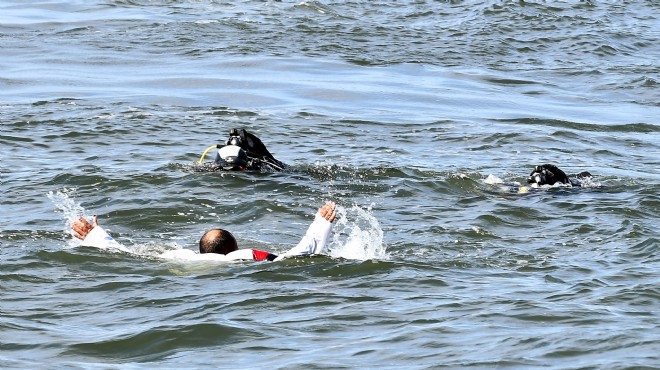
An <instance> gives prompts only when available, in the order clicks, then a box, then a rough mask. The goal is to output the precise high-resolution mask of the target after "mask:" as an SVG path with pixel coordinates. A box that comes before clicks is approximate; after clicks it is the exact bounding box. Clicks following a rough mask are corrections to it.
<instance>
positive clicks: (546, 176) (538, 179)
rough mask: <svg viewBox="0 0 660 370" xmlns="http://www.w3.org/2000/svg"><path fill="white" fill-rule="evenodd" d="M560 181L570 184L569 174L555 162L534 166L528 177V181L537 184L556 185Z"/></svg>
mask: <svg viewBox="0 0 660 370" xmlns="http://www.w3.org/2000/svg"><path fill="white" fill-rule="evenodd" d="M557 182H560V183H562V184H570V181H569V180H568V176H566V174H565V173H564V171H562V170H560V169H559V167H557V166H555V165H553V164H542V165H539V166H534V169H533V170H532V173H530V174H529V177H527V183H529V184H537V185H539V186H540V185H554V184H555V183H557Z"/></svg>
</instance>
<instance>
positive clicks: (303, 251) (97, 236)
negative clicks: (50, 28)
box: [71, 201, 337, 261]
mask: <svg viewBox="0 0 660 370" xmlns="http://www.w3.org/2000/svg"><path fill="white" fill-rule="evenodd" d="M336 217H337V212H336V204H335V202H331V201H328V202H326V203H325V204H324V205H323V206H322V207H321V208H319V210H318V212H317V213H316V216H315V218H314V221H313V222H312V224H311V225H310V226H309V228H308V229H307V232H306V233H305V236H303V238H302V239H301V240H300V242H299V243H298V244H297V245H296V246H295V247H293V248H291V249H290V250H289V251H287V252H286V253H284V254H281V255H279V256H277V255H275V254H272V253H269V252H266V251H261V250H257V249H239V248H238V244H237V243H236V239H235V238H234V236H233V235H232V234H231V233H230V232H229V231H227V230H223V229H213V230H209V231H207V232H206V233H204V235H203V236H202V238H201V239H200V240H199V253H195V252H194V251H192V250H190V249H177V250H173V251H168V252H165V253H163V254H162V255H161V257H163V258H167V259H181V260H198V261H200V260H213V261H237V260H255V261H264V260H267V261H279V260H282V259H284V258H286V257H293V256H302V255H313V254H320V253H321V252H322V251H323V249H324V248H325V246H326V244H327V241H328V238H329V236H330V233H331V232H332V222H333V221H334V220H335V218H336ZM71 229H72V230H71V233H72V235H73V236H74V237H76V238H78V239H80V240H82V242H81V243H80V245H82V246H88V247H95V248H99V249H115V250H120V251H123V252H129V253H130V250H129V249H128V248H126V247H124V246H123V245H121V244H120V243H118V242H117V241H116V240H114V239H113V238H112V237H111V236H110V235H108V233H107V232H106V231H105V230H104V229H103V228H102V227H101V226H99V224H98V220H97V218H96V217H93V219H92V222H91V223H90V222H89V221H87V220H86V219H84V218H82V217H80V218H78V219H77V220H75V221H74V222H73V224H72V225H71Z"/></svg>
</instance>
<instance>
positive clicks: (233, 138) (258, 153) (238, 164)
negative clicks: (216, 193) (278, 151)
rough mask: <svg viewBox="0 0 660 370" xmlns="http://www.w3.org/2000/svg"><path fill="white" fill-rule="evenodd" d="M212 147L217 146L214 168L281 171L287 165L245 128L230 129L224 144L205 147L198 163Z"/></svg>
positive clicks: (200, 162)
mask: <svg viewBox="0 0 660 370" xmlns="http://www.w3.org/2000/svg"><path fill="white" fill-rule="evenodd" d="M214 148H218V152H217V154H216V156H215V161H214V162H215V166H214V167H215V168H214V169H215V170H224V171H245V170H252V171H268V170H270V171H282V170H284V169H285V168H286V167H287V166H286V164H284V163H283V162H280V161H278V160H277V159H275V157H273V155H272V154H271V153H270V152H269V151H268V149H267V148H266V145H264V143H263V142H262V141H261V140H260V139H259V138H258V137H256V136H255V135H254V134H251V133H249V132H247V131H246V130H245V129H236V128H233V129H231V131H230V132H229V138H228V139H227V141H226V143H225V145H220V144H218V145H214V146H211V147H209V148H208V149H206V151H205V152H204V154H202V158H200V160H199V164H202V163H203V161H204V157H205V156H206V153H207V152H208V151H209V150H211V149H214Z"/></svg>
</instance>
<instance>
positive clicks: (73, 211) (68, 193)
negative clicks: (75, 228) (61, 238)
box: [47, 188, 90, 232]
mask: <svg viewBox="0 0 660 370" xmlns="http://www.w3.org/2000/svg"><path fill="white" fill-rule="evenodd" d="M75 194H76V189H67V188H64V189H62V190H57V191H51V192H49V193H48V194H47V196H48V199H50V200H51V201H52V202H53V204H54V205H55V208H56V212H57V213H61V214H62V215H63V216H64V218H65V219H66V225H65V231H66V232H70V230H71V224H72V223H73V221H74V220H76V219H78V217H84V218H87V219H89V218H90V215H89V214H88V213H87V210H85V208H83V206H81V205H80V203H77V202H76V201H75V200H74V198H75Z"/></svg>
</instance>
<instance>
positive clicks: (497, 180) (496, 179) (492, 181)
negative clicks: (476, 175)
mask: <svg viewBox="0 0 660 370" xmlns="http://www.w3.org/2000/svg"><path fill="white" fill-rule="evenodd" d="M484 183H486V184H488V185H495V184H504V181H503V180H502V179H500V178H499V177H497V176H495V175H488V177H486V179H485V180H484Z"/></svg>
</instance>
